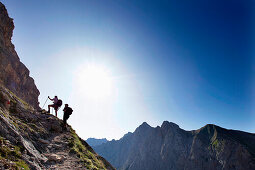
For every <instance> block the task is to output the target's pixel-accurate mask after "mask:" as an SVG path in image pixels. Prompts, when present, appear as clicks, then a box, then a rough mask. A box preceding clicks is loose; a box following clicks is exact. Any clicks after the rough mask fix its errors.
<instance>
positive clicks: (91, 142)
mask: <svg viewBox="0 0 255 170" xmlns="http://www.w3.org/2000/svg"><path fill="white" fill-rule="evenodd" d="M86 142H87V143H88V144H89V145H90V146H96V145H101V144H103V143H106V142H108V140H107V139H106V138H103V139H96V138H88V139H87V140H86Z"/></svg>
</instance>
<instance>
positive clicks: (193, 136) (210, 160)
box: [93, 121, 255, 170]
mask: <svg viewBox="0 0 255 170" xmlns="http://www.w3.org/2000/svg"><path fill="white" fill-rule="evenodd" d="M254 144H255V134H251V133H246V132H241V131H235V130H228V129H224V128H221V127H219V126H216V125H213V124H208V125H206V126H204V127H202V128H200V129H198V130H193V131H185V130H183V129H181V128H179V126H178V125H176V124H174V123H171V122H167V121H165V122H163V124H162V125H161V127H159V126H158V127H156V128H153V127H151V126H149V125H148V124H147V123H143V124H142V125H140V126H139V127H138V128H137V129H136V130H135V131H134V133H128V134H126V135H125V136H124V137H122V138H121V139H120V140H112V141H110V142H107V143H104V144H101V145H98V146H95V147H93V148H94V149H95V151H96V152H97V153H98V154H100V155H102V156H103V157H104V158H106V159H107V160H108V161H109V162H110V163H111V164H112V165H113V166H115V167H116V168H117V169H125V170H126V169H129V170H142V169H146V170H154V169H158V170H159V169H162V170H176V169H189V170H202V169H208V170H210V169H211V170H215V169H231V170H232V169H236V170H253V169H255V145H254Z"/></svg>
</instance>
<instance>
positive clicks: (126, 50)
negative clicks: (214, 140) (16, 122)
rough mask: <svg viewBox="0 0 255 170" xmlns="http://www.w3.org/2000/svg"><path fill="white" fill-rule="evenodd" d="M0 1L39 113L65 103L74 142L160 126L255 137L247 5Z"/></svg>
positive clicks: (218, 0)
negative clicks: (211, 127) (211, 128)
mask: <svg viewBox="0 0 255 170" xmlns="http://www.w3.org/2000/svg"><path fill="white" fill-rule="evenodd" d="M1 2H3V3H4V4H5V5H6V7H7V10H8V12H9V15H10V17H12V18H14V24H15V30H14V35H13V39H12V41H13V43H14V45H15V48H16V51H17V53H18V55H19V57H20V59H21V61H22V62H23V63H24V64H25V65H26V66H27V67H28V68H29V70H30V72H31V76H32V77H33V78H34V79H35V83H36V85H37V87H38V89H39V90H40V92H41V95H40V97H39V100H40V102H41V106H42V105H43V103H44V102H45V100H46V98H47V96H48V95H50V96H51V97H52V96H54V95H58V96H59V98H61V99H62V100H63V102H64V103H69V104H70V106H71V107H72V108H73V110H74V112H73V115H72V116H71V117H70V119H69V120H68V121H69V123H70V124H71V125H72V126H73V128H74V129H75V130H76V131H77V132H78V134H79V135H80V136H81V137H82V138H84V139H86V138H88V137H96V138H104V137H106V138H107V139H112V138H115V139H118V138H120V137H122V136H123V135H124V134H125V133H127V132H128V131H131V132H132V131H134V129H135V128H136V127H138V126H139V125H140V124H141V123H142V122H144V121H146V122H148V123H149V124H150V125H152V126H157V125H161V123H162V121H164V120H168V121H171V122H175V123H176V124H178V125H179V126H180V127H181V128H183V129H186V130H193V129H198V128H200V127H202V126H204V125H205V124H208V123H213V124H217V125H219V126H222V127H225V128H231V129H238V130H243V131H249V132H253V133H254V132H255V110H254V109H255V108H254V102H255V100H254V99H255V89H254V86H255V78H254V77H255V61H254V54H255V52H254V45H255V43H254V37H255V36H254V19H255V15H254V12H253V11H254V3H252V1H249V0H246V1H243V0H231V1H229V0H213V1H211V0H208V1H205V0H194V1H190V0H178V1H177V0H73V1H70V0H37V1H34V0H22V1H20V0H11V1H10V0H1ZM252 12H253V13H252ZM49 103H50V102H48V103H47V104H49ZM59 118H62V111H61V112H60V114H59Z"/></svg>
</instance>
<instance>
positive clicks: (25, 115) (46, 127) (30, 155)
mask: <svg viewBox="0 0 255 170" xmlns="http://www.w3.org/2000/svg"><path fill="white" fill-rule="evenodd" d="M13 29H14V24H13V20H12V19H11V18H9V16H8V13H7V11H6V8H5V7H4V5H3V4H2V3H0V169H70V170H71V169H114V168H113V167H112V166H111V164H110V163H108V162H107V161H106V160H105V159H104V158H103V157H101V156H99V155H98V154H96V153H95V152H94V150H93V149H92V148H91V147H90V146H89V145H88V144H87V143H86V142H85V141H83V140H81V139H80V138H79V137H78V135H77V134H76V133H75V131H74V130H73V129H72V128H71V127H70V126H68V128H67V130H64V131H63V129H62V128H61V125H62V123H63V121H62V120H60V119H58V118H57V117H55V116H53V115H51V114H48V113H46V111H40V112H38V109H39V103H38V95H39V91H38V89H37V88H36V86H35V83H34V80H33V79H32V78H31V77H30V76H29V70H28V69H27V68H26V66H25V65H24V64H22V63H21V62H20V60H19V57H18V55H17V53H16V52H15V49H14V46H13V44H12V43H11V37H12V31H13Z"/></svg>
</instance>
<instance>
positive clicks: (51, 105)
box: [48, 104, 54, 113]
mask: <svg viewBox="0 0 255 170" xmlns="http://www.w3.org/2000/svg"><path fill="white" fill-rule="evenodd" d="M53 106H54V105H53V104H50V105H48V113H50V107H53Z"/></svg>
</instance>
